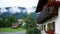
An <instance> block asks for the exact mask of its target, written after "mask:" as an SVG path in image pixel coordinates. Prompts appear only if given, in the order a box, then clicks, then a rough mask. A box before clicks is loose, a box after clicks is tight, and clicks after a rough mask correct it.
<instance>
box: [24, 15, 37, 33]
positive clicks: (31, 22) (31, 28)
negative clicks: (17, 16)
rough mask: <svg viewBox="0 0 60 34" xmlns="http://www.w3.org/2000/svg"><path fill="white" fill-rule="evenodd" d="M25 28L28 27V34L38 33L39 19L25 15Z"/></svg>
mask: <svg viewBox="0 0 60 34" xmlns="http://www.w3.org/2000/svg"><path fill="white" fill-rule="evenodd" d="M23 19H24V21H25V23H26V24H25V28H26V34H38V30H37V21H36V20H35V19H34V17H32V15H31V14H30V15H28V16H25V17H24V18H23Z"/></svg>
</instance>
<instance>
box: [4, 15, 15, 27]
mask: <svg viewBox="0 0 60 34" xmlns="http://www.w3.org/2000/svg"><path fill="white" fill-rule="evenodd" d="M12 23H15V18H14V16H9V17H8V18H6V19H5V21H4V24H5V27H11V26H12Z"/></svg>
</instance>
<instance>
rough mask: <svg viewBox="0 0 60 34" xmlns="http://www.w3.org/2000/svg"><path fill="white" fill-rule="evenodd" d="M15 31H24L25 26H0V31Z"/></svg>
mask: <svg viewBox="0 0 60 34" xmlns="http://www.w3.org/2000/svg"><path fill="white" fill-rule="evenodd" d="M17 31H25V28H22V27H19V28H17V29H12V28H11V27H9V28H0V32H17Z"/></svg>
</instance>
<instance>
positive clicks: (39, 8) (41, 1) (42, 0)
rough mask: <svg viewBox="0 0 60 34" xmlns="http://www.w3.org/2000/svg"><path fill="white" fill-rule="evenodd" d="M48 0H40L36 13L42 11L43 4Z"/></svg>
mask: <svg viewBox="0 0 60 34" xmlns="http://www.w3.org/2000/svg"><path fill="white" fill-rule="evenodd" d="M47 2H48V0H39V2H38V5H37V8H36V13H37V12H40V11H41V10H42V9H43V6H44V5H45V4H46V3H47Z"/></svg>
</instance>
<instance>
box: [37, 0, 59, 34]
mask: <svg viewBox="0 0 60 34" xmlns="http://www.w3.org/2000/svg"><path fill="white" fill-rule="evenodd" d="M59 6H60V1H59V0H46V1H44V0H40V1H39V3H38V6H37V9H36V13H38V12H40V14H39V16H38V18H37V23H38V24H40V25H42V26H41V34H46V33H48V34H49V33H50V34H60V26H59V25H60V23H59V22H60V7H59ZM51 32H52V33H51Z"/></svg>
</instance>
